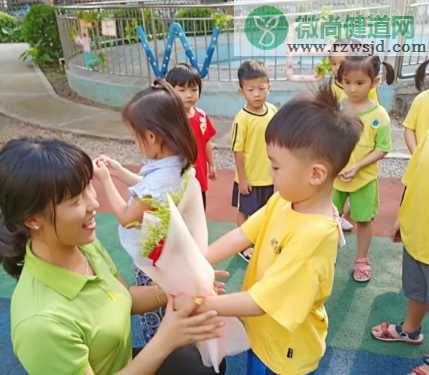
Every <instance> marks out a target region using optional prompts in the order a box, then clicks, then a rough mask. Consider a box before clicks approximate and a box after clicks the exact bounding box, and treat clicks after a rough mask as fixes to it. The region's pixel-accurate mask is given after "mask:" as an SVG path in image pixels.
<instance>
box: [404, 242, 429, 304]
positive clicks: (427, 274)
mask: <svg viewBox="0 0 429 375" xmlns="http://www.w3.org/2000/svg"><path fill="white" fill-rule="evenodd" d="M402 288H403V290H404V294H405V296H406V297H407V298H409V299H411V300H413V301H417V302H421V303H425V304H427V305H428V307H429V265H428V264H425V263H421V262H419V261H418V260H415V259H414V258H413V257H412V256H411V255H410V254H408V252H407V249H405V247H404V254H403V258H402Z"/></svg>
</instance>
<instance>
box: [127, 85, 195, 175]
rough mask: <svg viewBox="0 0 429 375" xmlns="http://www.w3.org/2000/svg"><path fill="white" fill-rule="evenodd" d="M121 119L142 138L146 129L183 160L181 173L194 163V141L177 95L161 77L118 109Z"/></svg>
mask: <svg viewBox="0 0 429 375" xmlns="http://www.w3.org/2000/svg"><path fill="white" fill-rule="evenodd" d="M122 117H123V118H124V121H125V122H126V123H127V124H129V125H130V126H131V128H132V129H133V130H134V131H135V132H136V134H138V135H139V136H140V137H141V139H142V140H144V133H145V131H147V130H150V131H151V132H153V133H154V134H155V135H157V136H158V137H159V138H160V139H161V142H162V144H164V145H167V146H168V147H169V148H170V149H171V150H173V152H175V153H177V154H178V155H180V156H181V157H182V158H183V160H184V161H185V166H184V167H183V169H182V173H183V172H184V171H185V170H186V169H187V168H188V167H190V166H191V165H192V164H194V163H195V160H196V158H197V144H196V142H195V137H194V134H193V132H192V129H191V127H190V126H189V122H188V117H187V116H186V113H185V109H184V107H183V104H182V101H181V99H180V97H179V96H178V95H177V94H176V92H175V91H174V89H173V87H172V86H171V85H170V84H169V83H168V82H166V81H165V80H156V81H155V82H154V83H153V84H152V86H151V87H149V88H147V89H146V90H143V91H141V92H139V93H137V94H136V95H135V96H134V97H133V98H132V99H131V100H130V102H129V103H128V104H127V105H126V106H125V108H124V109H123V110H122Z"/></svg>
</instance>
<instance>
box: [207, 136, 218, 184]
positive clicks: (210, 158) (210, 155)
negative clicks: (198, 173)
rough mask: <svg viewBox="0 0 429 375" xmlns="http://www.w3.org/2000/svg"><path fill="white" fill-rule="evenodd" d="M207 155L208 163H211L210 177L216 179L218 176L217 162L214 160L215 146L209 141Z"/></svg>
mask: <svg viewBox="0 0 429 375" xmlns="http://www.w3.org/2000/svg"><path fill="white" fill-rule="evenodd" d="M206 155H207V163H208V165H209V178H210V179H212V180H214V179H215V178H216V164H215V161H214V155H213V147H212V144H211V142H207V144H206Z"/></svg>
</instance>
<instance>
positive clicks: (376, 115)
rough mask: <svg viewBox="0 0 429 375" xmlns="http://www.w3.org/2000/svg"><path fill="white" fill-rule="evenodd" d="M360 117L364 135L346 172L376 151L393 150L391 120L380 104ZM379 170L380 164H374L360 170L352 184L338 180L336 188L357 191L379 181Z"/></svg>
mask: <svg viewBox="0 0 429 375" xmlns="http://www.w3.org/2000/svg"><path fill="white" fill-rule="evenodd" d="M358 116H359V118H360V120H361V121H362V123H363V131H362V135H361V137H360V139H359V142H358V144H357V145H356V147H355V148H354V150H353V152H352V154H351V156H350V159H349V162H348V163H347V166H346V167H345V168H344V170H347V168H349V167H351V166H352V165H353V164H356V163H357V162H359V161H361V160H363V159H364V158H365V157H366V156H367V155H368V154H369V153H371V152H372V151H374V150H375V149H377V150H380V151H383V152H389V151H390V149H391V144H392V140H391V135H390V118H389V115H388V113H387V112H386V110H385V109H384V108H383V107H382V106H381V105H379V104H378V105H376V106H374V107H373V108H371V109H370V110H368V111H366V112H362V113H359V114H358ZM378 169H379V167H378V162H377V163H372V164H370V165H368V166H366V167H365V168H362V169H360V170H359V171H358V173H357V174H356V175H355V177H354V178H353V179H352V180H351V181H350V182H343V181H341V180H340V179H339V178H336V179H335V182H334V188H335V189H337V190H339V191H347V192H353V191H357V190H359V189H360V188H362V187H364V186H365V185H367V184H368V183H370V182H371V181H374V180H376V179H377V176H378Z"/></svg>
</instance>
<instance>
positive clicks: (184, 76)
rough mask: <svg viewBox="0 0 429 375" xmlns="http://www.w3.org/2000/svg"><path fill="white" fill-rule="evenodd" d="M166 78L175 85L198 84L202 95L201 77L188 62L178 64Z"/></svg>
mask: <svg viewBox="0 0 429 375" xmlns="http://www.w3.org/2000/svg"><path fill="white" fill-rule="evenodd" d="M165 79H166V81H167V82H168V83H169V84H170V85H171V86H173V87H176V86H182V87H186V86H188V85H189V86H198V90H199V93H200V96H201V85H202V84H201V77H200V75H199V73H198V72H197V70H196V69H194V68H193V67H192V66H191V65H189V64H187V63H180V64H177V65H176V66H175V67H174V68H172V69H171V70H170V71H169V72H168V73H167V77H165Z"/></svg>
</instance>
